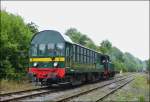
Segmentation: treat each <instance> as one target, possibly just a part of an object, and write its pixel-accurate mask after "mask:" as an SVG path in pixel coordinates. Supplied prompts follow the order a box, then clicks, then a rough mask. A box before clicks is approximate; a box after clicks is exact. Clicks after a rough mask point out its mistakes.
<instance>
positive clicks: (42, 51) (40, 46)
mask: <svg viewBox="0 0 150 102" xmlns="http://www.w3.org/2000/svg"><path fill="white" fill-rule="evenodd" d="M45 49H46V46H45V44H39V55H41V56H43V55H45Z"/></svg>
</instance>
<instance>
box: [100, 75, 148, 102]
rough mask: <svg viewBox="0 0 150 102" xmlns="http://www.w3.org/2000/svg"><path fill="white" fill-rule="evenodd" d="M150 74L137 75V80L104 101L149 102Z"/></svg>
mask: <svg viewBox="0 0 150 102" xmlns="http://www.w3.org/2000/svg"><path fill="white" fill-rule="evenodd" d="M148 77H149V75H148V74H144V73H137V74H135V80H133V81H132V82H131V83H129V84H127V85H125V86H124V87H123V88H121V89H119V90H118V91H116V92H114V94H112V95H109V96H108V97H107V98H106V99H104V100H103V101H109V102H111V101H115V102H116V101H117V102H120V101H134V102H149V95H150V94H149V85H150V83H149V82H148V80H147V79H148Z"/></svg>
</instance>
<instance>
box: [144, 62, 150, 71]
mask: <svg viewBox="0 0 150 102" xmlns="http://www.w3.org/2000/svg"><path fill="white" fill-rule="evenodd" d="M145 63H146V69H147V71H150V59H148V60H146V61H145Z"/></svg>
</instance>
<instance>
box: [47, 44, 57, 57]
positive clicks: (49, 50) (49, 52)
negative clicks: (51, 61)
mask: <svg viewBox="0 0 150 102" xmlns="http://www.w3.org/2000/svg"><path fill="white" fill-rule="evenodd" d="M55 53H56V52H55V44H54V43H49V44H47V55H48V56H55V55H56V54H55Z"/></svg>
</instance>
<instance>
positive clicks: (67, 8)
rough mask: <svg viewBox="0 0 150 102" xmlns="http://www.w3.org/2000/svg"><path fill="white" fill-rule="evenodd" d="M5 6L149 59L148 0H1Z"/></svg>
mask: <svg viewBox="0 0 150 102" xmlns="http://www.w3.org/2000/svg"><path fill="white" fill-rule="evenodd" d="M1 5H2V9H5V10H6V11H8V12H10V13H13V14H17V15H20V16H22V17H23V19H24V21H25V22H26V23H29V22H31V21H32V22H34V23H35V24H36V25H38V26H39V30H40V31H42V30H48V29H49V30H57V31H59V32H61V33H65V31H66V30H67V29H69V28H71V27H74V28H76V29H77V30H78V31H80V32H81V33H83V34H86V35H87V36H88V37H90V38H91V39H92V40H93V41H94V42H95V44H97V45H99V44H100V43H101V42H102V41H103V40H106V39H107V40H109V41H110V42H111V43H112V45H113V46H116V47H117V48H119V49H120V50H121V51H123V52H130V53H131V54H133V55H134V56H135V57H138V58H140V59H141V60H145V59H148V58H149V1H1Z"/></svg>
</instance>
